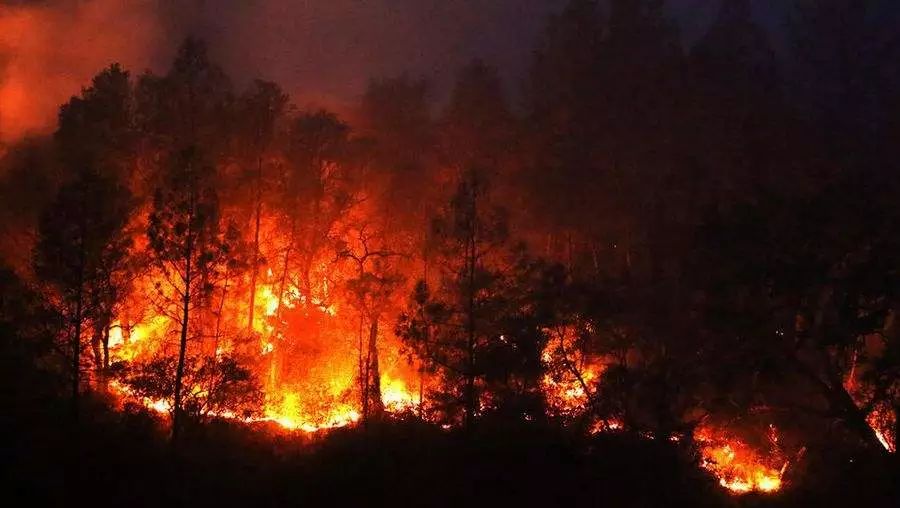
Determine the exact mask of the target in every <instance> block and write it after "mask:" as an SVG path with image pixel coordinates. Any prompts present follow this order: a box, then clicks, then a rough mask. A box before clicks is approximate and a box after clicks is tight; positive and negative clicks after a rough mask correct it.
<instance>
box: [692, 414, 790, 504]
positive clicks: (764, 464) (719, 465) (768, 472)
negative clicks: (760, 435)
mask: <svg viewBox="0 0 900 508" xmlns="http://www.w3.org/2000/svg"><path fill="white" fill-rule="evenodd" d="M694 439H695V440H696V442H697V444H698V446H699V447H700V454H701V457H702V461H701V465H702V466H703V467H704V468H705V469H707V470H708V471H710V472H711V473H712V474H713V475H715V476H716V478H718V480H719V484H720V485H721V486H723V487H725V488H726V489H728V490H730V491H732V492H734V493H738V494H744V493H747V492H767V493H768V492H776V491H778V490H779V489H781V479H782V476H783V475H784V472H785V470H786V469H787V466H788V461H786V460H784V459H783V458H781V457H779V454H778V453H777V452H769V453H763V452H761V451H759V450H757V449H755V448H754V447H752V446H750V445H749V444H747V443H746V442H744V441H741V440H740V439H739V438H737V437H736V436H735V435H734V434H733V433H731V432H730V431H729V430H728V429H719V428H715V427H712V426H702V427H700V428H699V429H697V430H696V431H695V434H694ZM768 439H769V445H770V448H774V447H776V446H777V443H778V433H777V430H776V429H775V427H774V426H771V427H770V432H769V436H768Z"/></svg>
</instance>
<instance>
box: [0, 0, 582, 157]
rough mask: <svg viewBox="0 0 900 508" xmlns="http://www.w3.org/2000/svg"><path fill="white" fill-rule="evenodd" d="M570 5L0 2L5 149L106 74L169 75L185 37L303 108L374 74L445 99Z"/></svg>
mask: <svg viewBox="0 0 900 508" xmlns="http://www.w3.org/2000/svg"><path fill="white" fill-rule="evenodd" d="M564 1H565V0H492V1H490V2H483V1H481V0H433V1H423V0H308V1H303V2H298V1H291V0H215V1H211V0H44V1H30V2H21V1H20V2H16V3H13V4H10V3H8V2H7V3H6V5H5V6H4V5H2V4H0V141H4V142H11V141H14V140H16V139H19V138H21V137H22V136H24V135H27V134H30V133H39V132H45V131H47V130H48V129H50V128H51V127H52V125H53V122H54V120H55V116H56V113H57V111H58V107H59V105H60V104H61V103H63V102H65V101H66V100H68V98H69V97H71V96H72V95H74V94H77V93H78V92H79V91H80V89H81V87H83V86H85V85H87V84H89V82H90V79H91V77H92V76H93V75H95V74H96V73H97V72H98V71H99V70H101V69H102V68H103V67H105V66H107V65H109V64H110V63H112V62H119V63H121V64H122V65H124V66H125V67H126V68H127V69H129V70H130V71H132V73H133V74H137V73H140V72H143V71H144V70H145V69H148V68H149V69H152V70H154V71H162V70H165V67H166V65H167V64H168V61H169V60H170V59H171V56H172V53H173V51H174V49H175V47H176V46H177V44H178V43H179V42H180V41H181V40H182V39H183V38H184V37H185V36H186V35H188V34H192V35H197V36H200V37H202V38H204V39H206V40H207V41H208V43H209V46H210V51H211V54H212V57H213V58H214V59H215V60H217V61H218V62H220V63H221V64H222V65H223V66H224V67H225V70H226V71H227V72H228V73H229V74H230V75H231V76H232V77H233V78H235V81H236V85H237V86H238V87H241V86H243V85H245V84H246V82H248V81H249V80H250V79H253V78H257V77H259V78H263V79H269V80H273V81H276V82H278V83H280V84H281V85H282V86H284V87H285V88H286V90H287V91H288V92H289V93H291V95H292V97H293V99H294V101H295V102H296V103H298V104H299V105H306V104H308V103H316V104H320V105H324V106H327V107H334V108H336V109H338V110H342V109H344V106H346V105H348V104H350V103H352V102H353V101H355V100H356V99H357V97H358V96H359V95H360V94H361V93H362V92H363V90H364V88H365V86H366V83H367V82H368V80H369V79H370V78H372V77H381V76H389V75H396V74H400V73H402V72H407V71H408V72H410V73H411V74H413V75H422V76H424V77H426V78H428V79H430V80H431V81H432V82H433V83H434V84H435V85H436V87H437V89H438V90H437V93H438V94H441V93H443V92H444V91H445V90H442V89H446V88H448V87H449V83H450V82H451V81H452V76H453V75H454V73H455V71H456V69H458V68H459V67H461V66H462V65H463V64H464V63H465V62H466V61H468V60H469V59H471V58H474V57H476V56H477V57H482V58H484V59H486V60H488V61H490V62H492V63H494V64H495V65H497V66H498V67H500V68H501V70H502V71H504V72H505V73H508V74H516V73H518V72H519V70H521V68H523V67H524V65H525V63H526V62H527V57H528V54H529V51H530V48H531V47H532V45H533V43H534V37H535V35H536V34H537V32H538V30H539V29H540V27H541V26H542V24H543V22H544V20H545V18H546V15H547V14H548V13H549V12H551V11H552V10H554V9H557V8H558V7H559V6H560V5H562V4H563V3H564Z"/></svg>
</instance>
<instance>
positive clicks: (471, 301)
mask: <svg viewBox="0 0 900 508" xmlns="http://www.w3.org/2000/svg"><path fill="white" fill-rule="evenodd" d="M473 180H474V179H473ZM472 185H473V189H472V211H471V214H472V215H471V216H470V218H469V220H470V221H471V222H470V224H469V238H468V239H467V240H468V244H467V246H466V251H467V256H466V261H467V262H468V267H467V272H468V274H467V275H468V295H467V296H468V302H467V307H468V308H467V323H466V335H467V337H466V363H467V365H466V387H465V395H464V396H465V411H466V415H465V416H466V417H465V426H466V428H467V429H470V430H471V429H472V427H473V426H474V425H475V410H476V396H475V262H476V260H475V257H476V251H475V249H476V245H477V244H476V237H475V234H476V233H475V224H476V220H477V213H478V208H477V204H476V199H477V194H476V191H475V189H474V185H475V182H474V181H473V182H472Z"/></svg>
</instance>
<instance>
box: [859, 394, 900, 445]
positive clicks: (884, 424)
mask: <svg viewBox="0 0 900 508" xmlns="http://www.w3.org/2000/svg"><path fill="white" fill-rule="evenodd" d="M896 418H897V416H896V415H895V414H894V411H893V410H891V409H890V408H889V407H887V405H886V404H882V405H879V406H877V407H876V408H875V409H873V410H872V412H871V413H869V416H868V417H866V422H868V424H869V426H870V427H872V430H874V431H875V437H877V438H878V441H879V442H881V445H882V446H884V449H885V450H887V451H889V452H891V453H894V452H896V451H897V437H896V436H895V435H894V431H893V429H894V422H895V420H896Z"/></svg>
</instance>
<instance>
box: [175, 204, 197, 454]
mask: <svg viewBox="0 0 900 508" xmlns="http://www.w3.org/2000/svg"><path fill="white" fill-rule="evenodd" d="M193 219H194V203H193V196H191V204H190V210H189V214H188V229H187V241H186V245H185V249H184V261H185V270H184V294H183V295H182V302H181V304H182V306H181V340H180V342H179V345H178V367H177V368H176V370H175V405H174V408H173V412H172V447H173V448H177V447H178V437H179V433H180V432H181V425H182V421H181V420H182V416H183V415H182V413H183V410H182V408H181V395H182V394H181V392H182V383H183V381H184V362H185V355H186V353H187V337H188V323H189V321H188V318H189V317H190V308H191V282H192V280H191V279H192V277H193V273H192V272H191V260H192V258H193V256H194V240H193V236H192V235H193V231H191V225H192V224H193Z"/></svg>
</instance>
